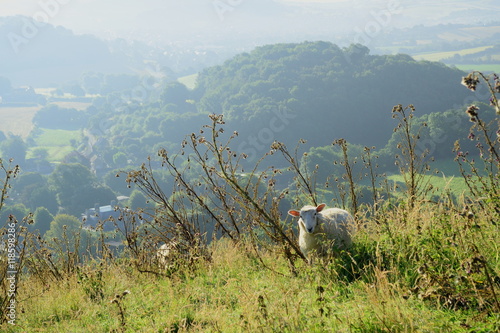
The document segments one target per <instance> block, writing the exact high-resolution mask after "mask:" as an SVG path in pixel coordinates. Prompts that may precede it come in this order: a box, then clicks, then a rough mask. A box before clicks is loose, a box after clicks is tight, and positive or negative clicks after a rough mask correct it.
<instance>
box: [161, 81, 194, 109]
mask: <svg viewBox="0 0 500 333" xmlns="http://www.w3.org/2000/svg"><path fill="white" fill-rule="evenodd" d="M189 98H190V91H189V89H188V88H187V87H186V86H185V85H183V84H182V83H180V82H177V81H175V82H170V83H168V84H167V85H166V86H165V88H163V91H162V93H161V95H160V100H161V103H162V105H167V104H175V105H178V106H181V105H184V104H185V103H186V100H188V99H189Z"/></svg>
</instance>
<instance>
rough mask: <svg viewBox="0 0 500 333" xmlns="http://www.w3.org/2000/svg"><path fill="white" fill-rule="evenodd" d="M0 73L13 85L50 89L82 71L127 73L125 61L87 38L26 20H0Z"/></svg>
mask: <svg viewBox="0 0 500 333" xmlns="http://www.w3.org/2000/svg"><path fill="white" fill-rule="evenodd" d="M0 36H5V38H1V39H0V52H1V56H2V58H1V59H2V61H0V73H2V76H5V77H8V78H9V79H10V80H11V81H12V82H13V85H15V86H17V85H31V86H50V85H51V84H53V83H61V82H66V81H70V80H77V79H78V78H79V77H80V76H81V75H82V73H84V72H86V71H96V72H104V73H129V72H130V69H129V68H128V67H127V66H128V65H129V64H128V63H127V59H126V58H125V57H124V56H123V55H120V53H118V52H114V53H113V52H111V51H110V48H109V46H108V44H107V43H106V42H104V41H102V40H100V39H98V38H96V37H94V36H91V35H75V34H73V33H72V32H71V31H70V30H67V29H65V28H63V27H60V26H58V27H54V26H52V25H50V24H42V23H39V22H35V21H33V20H32V19H30V18H27V17H22V16H16V17H0Z"/></svg>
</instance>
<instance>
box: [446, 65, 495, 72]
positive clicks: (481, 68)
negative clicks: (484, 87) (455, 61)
mask: <svg viewBox="0 0 500 333" xmlns="http://www.w3.org/2000/svg"><path fill="white" fill-rule="evenodd" d="M455 67H457V68H458V69H461V70H463V71H465V72H472V71H480V72H483V73H500V64H480V65H478V64H470V65H462V64H460V65H455Z"/></svg>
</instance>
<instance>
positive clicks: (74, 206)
mask: <svg viewBox="0 0 500 333" xmlns="http://www.w3.org/2000/svg"><path fill="white" fill-rule="evenodd" d="M49 183H50V185H52V186H53V187H54V190H55V192H56V193H57V201H58V202H59V205H60V206H62V207H63V208H64V209H66V210H67V211H68V212H73V213H74V214H79V213H81V212H82V211H83V210H84V209H85V208H86V207H93V205H94V202H92V203H88V202H82V193H86V194H87V193H88V192H89V190H90V189H92V188H94V186H95V185H96V178H95V176H94V175H93V174H92V172H90V170H89V169H88V168H87V167H85V166H83V165H81V164H78V163H70V164H64V163H62V164H59V165H58V166H57V167H56V169H55V170H54V171H53V172H52V174H51V175H50V176H49ZM86 196H87V197H88V195H86Z"/></svg>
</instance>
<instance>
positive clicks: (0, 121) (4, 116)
mask: <svg viewBox="0 0 500 333" xmlns="http://www.w3.org/2000/svg"><path fill="white" fill-rule="evenodd" d="M40 109H41V106H29V107H0V131H2V132H4V133H5V134H9V133H11V134H13V135H19V136H21V137H22V138H26V137H27V136H28V135H29V134H30V132H31V130H32V129H33V122H32V120H33V117H34V116H35V114H36V112H37V111H38V110H40Z"/></svg>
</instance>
